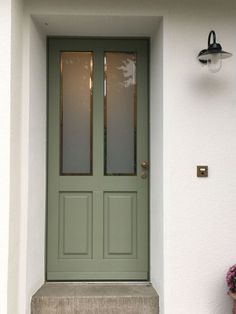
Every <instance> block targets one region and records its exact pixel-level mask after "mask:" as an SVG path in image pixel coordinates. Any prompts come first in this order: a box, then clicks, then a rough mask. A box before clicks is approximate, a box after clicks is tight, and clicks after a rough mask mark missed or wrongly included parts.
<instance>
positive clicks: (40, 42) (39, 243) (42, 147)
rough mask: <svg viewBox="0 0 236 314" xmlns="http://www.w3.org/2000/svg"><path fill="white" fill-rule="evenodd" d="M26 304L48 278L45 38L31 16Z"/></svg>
mask: <svg viewBox="0 0 236 314" xmlns="http://www.w3.org/2000/svg"><path fill="white" fill-rule="evenodd" d="M29 23H30V25H29V26H30V33H29V44H30V52H29V55H30V59H29V61H30V68H29V130H28V131H29V164H28V166H29V182H28V187H29V188H28V219H27V230H28V236H27V295H26V298H27V304H26V310H27V311H26V312H27V313H28V312H29V306H30V299H31V296H32V294H33V293H34V292H35V291H36V290H37V289H38V287H40V286H41V285H42V284H43V283H44V281H45V230H46V226H45V217H46V210H45V208H46V128H47V127H46V112H47V110H46V101H47V100H46V99H47V91H46V84H47V72H46V38H45V36H44V35H43V34H42V33H41V32H40V30H38V29H37V27H36V26H35V24H34V22H33V21H32V20H31V19H30V21H29Z"/></svg>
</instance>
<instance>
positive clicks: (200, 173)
mask: <svg viewBox="0 0 236 314" xmlns="http://www.w3.org/2000/svg"><path fill="white" fill-rule="evenodd" d="M197 177H199V178H207V177H208V166H197Z"/></svg>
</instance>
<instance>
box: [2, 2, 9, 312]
mask: <svg viewBox="0 0 236 314" xmlns="http://www.w3.org/2000/svg"><path fill="white" fill-rule="evenodd" d="M10 49H11V2H10V1H3V0H1V1H0V73H1V75H0V125H1V131H0V147H1V154H0V174H1V175H0V191H1V219H0V259H1V267H0V313H7V279H8V246H9V215H10V209H9V207H10V204H9V201H10V101H11V95H10V85H11V82H10V71H11V50H10Z"/></svg>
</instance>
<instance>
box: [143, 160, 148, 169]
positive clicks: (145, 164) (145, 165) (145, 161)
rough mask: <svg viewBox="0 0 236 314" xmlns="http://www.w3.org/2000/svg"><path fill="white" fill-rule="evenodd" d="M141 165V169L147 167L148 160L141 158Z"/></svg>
mask: <svg viewBox="0 0 236 314" xmlns="http://www.w3.org/2000/svg"><path fill="white" fill-rule="evenodd" d="M141 167H142V168H143V169H148V167H149V164H148V161H147V160H143V161H142V162H141Z"/></svg>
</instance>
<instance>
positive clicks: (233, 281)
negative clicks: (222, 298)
mask: <svg viewBox="0 0 236 314" xmlns="http://www.w3.org/2000/svg"><path fill="white" fill-rule="evenodd" d="M226 282H227V285H228V287H229V290H230V291H231V292H236V264H235V265H233V266H231V267H230V269H229V270H228V272H227V274H226Z"/></svg>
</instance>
